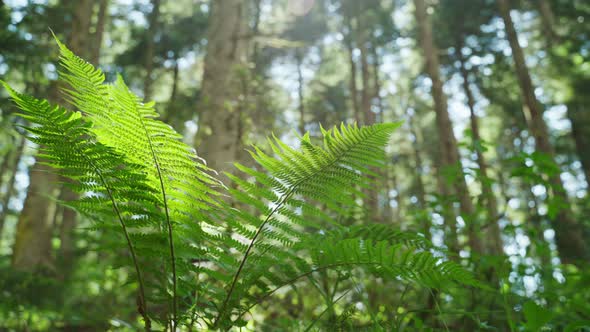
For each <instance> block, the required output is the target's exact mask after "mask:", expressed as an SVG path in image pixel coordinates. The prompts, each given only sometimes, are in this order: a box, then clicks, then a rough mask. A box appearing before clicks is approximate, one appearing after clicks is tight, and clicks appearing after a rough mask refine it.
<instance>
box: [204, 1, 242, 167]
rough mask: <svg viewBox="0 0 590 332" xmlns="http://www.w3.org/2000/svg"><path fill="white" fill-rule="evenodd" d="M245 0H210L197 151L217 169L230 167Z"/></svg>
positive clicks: (236, 123)
mask: <svg viewBox="0 0 590 332" xmlns="http://www.w3.org/2000/svg"><path fill="white" fill-rule="evenodd" d="M246 11H247V2H246V1H245V0H213V1H212V3H211V14H210V17H209V31H208V39H207V40H208V42H207V54H206V56H205V67H204V74H203V81H202V87H201V102H200V108H199V130H198V132H197V139H196V142H197V144H198V148H197V151H198V152H199V155H200V156H201V157H204V158H205V159H206V160H207V162H208V163H209V166H211V167H212V168H213V169H215V170H217V171H222V172H223V171H229V172H231V171H232V170H233V167H232V162H233V161H234V157H235V156H236V155H237V152H238V151H237V150H238V148H239V147H238V146H237V145H236V137H238V136H239V132H238V131H239V125H240V124H239V121H240V114H239V113H240V109H241V107H240V104H241V101H240V95H241V94H242V86H241V78H240V76H243V75H247V74H245V72H247V56H248V40H247V38H246V36H247V32H248V31H247V30H248V25H247V21H246V18H245V17H246Z"/></svg>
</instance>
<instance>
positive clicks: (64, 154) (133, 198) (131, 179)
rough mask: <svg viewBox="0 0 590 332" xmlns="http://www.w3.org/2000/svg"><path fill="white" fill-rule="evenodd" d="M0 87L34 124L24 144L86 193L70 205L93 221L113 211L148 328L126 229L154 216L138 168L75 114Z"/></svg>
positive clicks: (142, 290)
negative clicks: (34, 145)
mask: <svg viewBox="0 0 590 332" xmlns="http://www.w3.org/2000/svg"><path fill="white" fill-rule="evenodd" d="M0 83H2V85H4V87H5V88H6V90H7V91H8V93H9V94H10V96H11V98H12V100H13V101H14V102H15V103H16V104H17V105H18V106H19V109H20V113H19V115H20V116H21V117H22V118H24V119H26V120H28V121H29V122H30V123H32V124H33V125H35V126H33V127H25V129H26V130H27V131H28V132H29V133H31V134H33V136H31V137H29V139H30V140H31V141H33V142H35V143H37V144H38V145H39V147H40V154H39V155H38V157H43V158H44V159H45V160H46V162H45V163H47V164H49V165H50V166H52V167H53V168H54V169H57V170H58V171H59V173H60V174H62V175H63V176H66V177H68V178H70V179H73V180H75V181H76V183H75V184H74V185H73V189H74V190H77V191H78V192H80V193H83V194H88V192H89V191H90V192H91V195H90V196H87V197H85V198H82V199H81V200H80V201H79V202H78V204H76V203H70V204H71V205H72V206H75V207H78V210H79V211H81V212H89V214H91V215H93V216H94V217H96V219H95V220H100V219H103V220H104V219H109V218H108V217H106V218H105V216H112V215H113V212H114V214H115V215H116V218H117V219H118V221H119V223H120V226H121V228H122V233H123V234H124V236H125V239H126V242H127V248H128V249H129V252H130V254H131V257H132V260H133V265H134V267H135V272H136V276H137V280H138V284H139V289H140V293H139V303H140V312H141V313H142V315H143V317H144V320H145V322H146V325H148V326H149V321H150V319H149V317H148V316H147V303H146V295H145V294H146V292H145V286H144V284H145V283H144V280H143V277H142V271H141V269H140V267H139V260H138V255H137V250H136V248H135V244H134V241H132V237H133V234H132V229H130V228H129V224H130V223H131V217H133V216H154V211H152V210H150V208H149V206H150V204H154V203H155V201H154V200H153V192H152V191H151V188H150V187H149V186H148V185H147V184H146V181H147V179H146V176H145V173H144V172H143V168H142V167H141V166H139V165H134V164H131V163H129V162H127V161H126V160H125V159H124V158H123V156H121V155H120V154H118V153H117V152H116V151H114V150H113V149H112V148H109V147H107V146H105V145H103V144H101V143H100V142H97V141H96V139H95V138H94V135H93V134H92V133H91V131H90V128H91V123H89V122H88V121H86V120H85V119H84V118H82V116H81V114H80V113H78V112H71V111H68V110H66V109H64V108H63V107H59V106H52V105H50V104H49V103H48V102H47V101H46V100H39V99H35V98H33V97H30V96H27V95H24V94H20V93H18V92H17V91H15V90H13V89H12V88H11V87H10V86H9V85H8V84H6V83H4V82H1V81H0ZM119 197H125V201H121V200H119ZM87 203H89V204H87ZM146 203H147V204H146ZM88 205H90V207H88ZM146 207H147V208H146ZM101 212H102V213H101ZM155 217H156V218H157V217H158V216H155ZM148 219H151V218H148ZM105 221H108V220H105ZM135 226H136V227H141V226H143V224H142V223H137V225H135Z"/></svg>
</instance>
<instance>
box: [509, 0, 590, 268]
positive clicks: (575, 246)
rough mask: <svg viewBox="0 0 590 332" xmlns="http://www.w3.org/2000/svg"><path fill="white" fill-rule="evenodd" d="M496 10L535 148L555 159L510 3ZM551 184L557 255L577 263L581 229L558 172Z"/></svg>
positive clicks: (581, 253) (582, 254)
mask: <svg viewBox="0 0 590 332" xmlns="http://www.w3.org/2000/svg"><path fill="white" fill-rule="evenodd" d="M498 7H499V9H500V14H501V16H502V19H503V20H504V26H505V30H506V36H507V38H508V42H509V43H510V48H511V49H512V58H513V60H514V65H515V68H516V75H517V77H518V82H519V85H520V90H521V93H522V96H523V99H524V102H525V107H524V108H523V110H524V113H525V118H526V120H527V125H528V128H529V130H530V132H531V134H532V135H533V137H534V138H535V149H536V151H537V152H540V153H543V154H544V155H546V156H547V157H549V158H551V160H553V161H554V160H555V151H554V149H553V146H552V144H551V142H550V141H549V130H548V128H547V125H546V124H545V121H544V120H543V110H542V107H541V104H540V103H539V101H538V100H537V97H536V96H535V92H534V87H533V83H532V81H531V77H530V74H529V71H528V68H527V67H526V63H525V59H524V54H523V51H522V48H521V47H520V44H519V43H518V35H517V33H516V30H515V29H514V22H513V21H512V18H511V17H510V6H509V3H508V1H507V0H498ZM549 181H550V183H551V186H552V192H553V197H552V199H554V200H556V201H558V204H559V205H560V211H559V212H558V215H557V217H556V218H553V220H552V227H553V228H554V230H555V237H556V243H557V248H558V250H559V255H560V257H561V259H562V261H563V262H564V263H574V264H576V263H579V262H581V261H583V260H585V259H587V258H588V257H589V256H590V251H589V249H588V245H587V242H586V241H585V239H584V234H583V229H582V227H581V225H579V224H578V223H577V222H576V220H575V219H574V217H573V214H572V211H571V210H570V207H569V205H568V204H567V202H568V197H567V193H566V191H565V188H564V187H563V182H562V181H561V177H560V172H557V173H556V174H551V175H549Z"/></svg>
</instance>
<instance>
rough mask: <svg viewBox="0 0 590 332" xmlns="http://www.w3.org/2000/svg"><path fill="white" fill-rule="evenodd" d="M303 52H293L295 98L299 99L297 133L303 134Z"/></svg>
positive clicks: (298, 50)
mask: <svg viewBox="0 0 590 332" xmlns="http://www.w3.org/2000/svg"><path fill="white" fill-rule="evenodd" d="M302 53H303V52H302V51H301V50H300V49H297V50H295V60H296V61H297V96H298V97H299V101H298V102H299V105H298V107H299V133H300V134H301V135H303V134H305V105H304V104H303V72H302V70H301V66H302V62H303V54H302Z"/></svg>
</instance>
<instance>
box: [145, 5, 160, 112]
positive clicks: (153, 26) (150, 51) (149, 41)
mask: <svg viewBox="0 0 590 332" xmlns="http://www.w3.org/2000/svg"><path fill="white" fill-rule="evenodd" d="M151 3H152V12H151V13H150V15H149V19H148V21H149V27H148V31H147V35H146V47H145V60H144V61H145V80H144V84H143V97H144V99H145V100H146V101H147V100H150V99H151V98H152V85H153V83H154V77H153V75H154V56H155V52H156V51H155V47H156V45H155V38H156V34H157V32H158V25H159V20H160V0H152V2H151Z"/></svg>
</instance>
